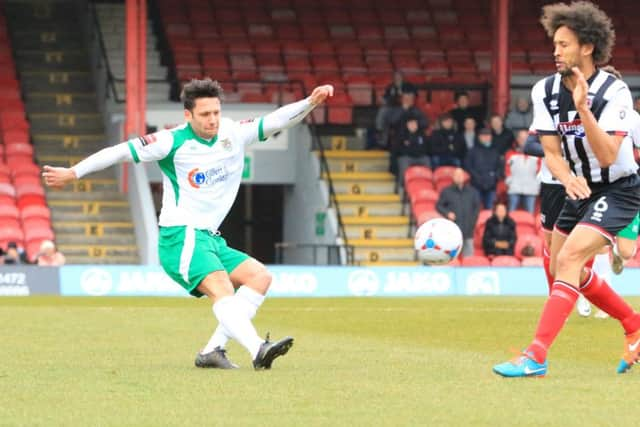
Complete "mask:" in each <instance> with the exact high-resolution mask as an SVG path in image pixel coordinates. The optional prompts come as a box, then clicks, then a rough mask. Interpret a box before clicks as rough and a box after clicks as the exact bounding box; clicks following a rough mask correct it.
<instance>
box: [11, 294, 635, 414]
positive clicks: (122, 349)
mask: <svg viewBox="0 0 640 427" xmlns="http://www.w3.org/2000/svg"><path fill="white" fill-rule="evenodd" d="M543 301H544V300H543V299H542V298H506V297H503V298H413V299H304V300H303V299H279V300H276V299H271V300H267V302H266V303H265V305H264V306H263V307H262V309H261V310H260V312H259V314H258V317H257V318H256V326H257V328H258V330H259V331H260V332H261V333H264V332H265V331H267V330H270V331H271V333H272V336H273V337H274V338H279V337H282V336H283V335H292V336H294V337H295V338H296V343H295V345H294V347H293V349H292V350H291V352H290V353H289V354H288V355H287V356H286V357H284V358H282V359H278V360H277V361H276V362H275V363H274V367H273V369H272V370H271V371H262V372H254V371H253V370H252V369H250V365H251V362H250V360H249V356H248V354H247V353H246V352H245V351H244V349H242V348H240V347H239V346H237V345H235V344H233V345H231V346H230V348H229V354H230V357H231V358H232V359H233V360H234V361H235V362H237V363H239V364H240V365H241V366H242V368H241V369H239V370H235V371H217V370H199V369H196V368H194V367H193V358H194V355H195V352H196V351H197V350H198V349H199V348H200V347H201V346H203V345H204V343H205V342H206V341H207V339H208V338H209V335H210V334H211V332H212V331H213V328H214V326H215V324H214V319H213V315H212V313H211V309H210V306H209V304H208V303H207V302H206V301H203V300H198V301H196V300H193V299H128V298H102V299H89V298H43V297H30V298H0V333H1V336H0V425H1V426H5V425H10V426H13V425H17V426H23V425H29V426H58V425H64V426H73V425H81V426H102V425H105V426H107V425H108V426H165V425H167V426H191V425H221V426H230V425H233V426H235V425H251V426H270V425H273V426H275V425H278V426H289V425H290V426H305V427H309V426H316V425H349V426H372V425H390V426H397V425H420V426H424V425H430V426H463V425H465V426H475V425H490V426H528V425H531V426H541V425H545V426H585V425H598V426H600V425H615V426H625V425H631V424H632V423H634V424H635V423H636V420H637V413H636V411H635V407H636V405H635V403H634V401H633V396H634V395H635V394H636V392H637V391H638V390H640V369H639V368H635V369H637V371H636V370H631V372H629V373H628V374H625V375H617V374H615V367H616V365H617V362H618V359H619V357H620V354H621V350H622V334H621V329H620V327H619V326H618V324H617V322H615V321H614V320H610V319H609V320H597V319H593V318H590V319H583V318H579V317H577V316H575V315H572V317H571V318H570V320H569V321H568V323H567V325H566V327H565V329H564V330H563V332H562V333H561V335H560V338H559V339H558V341H557V342H556V343H555V345H554V347H553V349H552V351H551V353H550V372H549V375H548V376H547V377H546V378H545V379H525V380H505V379H502V378H499V377H497V376H495V375H494V374H493V373H492V372H491V366H492V365H493V364H495V363H497V362H501V361H503V360H506V359H507V358H510V357H511V355H510V354H509V351H508V350H509V348H510V347H519V346H523V345H525V344H526V343H527V342H528V341H529V339H530V337H531V334H532V333H533V330H534V327H535V324H536V321H537V317H538V314H539V312H540V309H541V306H542V303H543ZM632 302H634V303H639V302H640V300H637V299H635V300H632Z"/></svg>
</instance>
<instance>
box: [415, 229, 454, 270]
mask: <svg viewBox="0 0 640 427" xmlns="http://www.w3.org/2000/svg"><path fill="white" fill-rule="evenodd" d="M414 246H415V248H416V250H417V251H418V258H419V259H420V260H422V261H424V262H425V263H426V264H430V265H441V264H447V263H449V262H451V261H452V260H454V259H455V258H456V257H457V256H458V254H459V253H460V250H461V249H462V232H461V231H460V228H459V227H458V226H457V225H456V223H455V222H453V221H449V220H448V219H445V218H433V219H430V220H429V221H427V222H425V223H424V224H422V225H421V226H420V227H418V230H417V231H416V236H415V239H414Z"/></svg>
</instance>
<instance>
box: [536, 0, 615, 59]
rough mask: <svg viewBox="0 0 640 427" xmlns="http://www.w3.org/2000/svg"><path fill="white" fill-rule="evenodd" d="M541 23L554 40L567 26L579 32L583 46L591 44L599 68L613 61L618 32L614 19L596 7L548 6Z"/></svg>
mask: <svg viewBox="0 0 640 427" xmlns="http://www.w3.org/2000/svg"><path fill="white" fill-rule="evenodd" d="M540 23H541V24H542V26H543V27H544V29H545V31H546V32H547V34H548V35H549V37H553V36H554V34H555V33H556V31H557V30H558V28H560V27H562V26H566V27H567V28H569V29H571V31H573V32H574V33H576V36H577V37H578V41H579V42H580V44H592V45H593V62H594V63H595V64H596V65H602V64H606V63H607V62H609V59H611V50H612V49H613V45H614V43H615V40H616V32H615V30H614V29H613V24H612V22H611V19H610V18H609V17H608V16H607V14H606V13H604V12H603V11H602V10H601V9H600V8H599V7H598V6H596V5H595V4H593V3H591V2H588V1H574V2H572V3H571V4H566V3H554V4H549V5H546V6H544V7H543V8H542V17H541V18H540Z"/></svg>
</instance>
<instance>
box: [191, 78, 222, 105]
mask: <svg viewBox="0 0 640 427" xmlns="http://www.w3.org/2000/svg"><path fill="white" fill-rule="evenodd" d="M198 98H218V99H220V101H222V100H223V99H224V92H223V90H222V86H220V83H218V81H217V80H211V79H210V78H208V77H207V78H206V79H204V80H198V79H192V80H191V81H190V82H189V83H187V84H185V85H184V87H183V88H182V93H181V94H180V101H182V103H183V104H184V109H185V110H189V111H191V110H193V107H194V106H195V105H196V99H198Z"/></svg>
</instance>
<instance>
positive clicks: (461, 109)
mask: <svg viewBox="0 0 640 427" xmlns="http://www.w3.org/2000/svg"><path fill="white" fill-rule="evenodd" d="M449 113H451V116H453V120H455V122H456V128H457V129H463V128H464V120H465V119H466V118H467V117H472V118H473V119H474V120H475V121H476V125H480V124H481V123H482V122H483V121H484V111H483V108H482V107H479V106H470V105H469V94H468V93H467V92H458V93H457V94H456V107H455V108H454V109H452V110H451V111H450V112H449Z"/></svg>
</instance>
